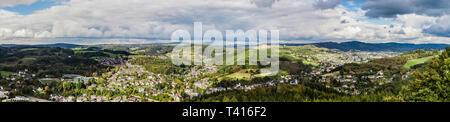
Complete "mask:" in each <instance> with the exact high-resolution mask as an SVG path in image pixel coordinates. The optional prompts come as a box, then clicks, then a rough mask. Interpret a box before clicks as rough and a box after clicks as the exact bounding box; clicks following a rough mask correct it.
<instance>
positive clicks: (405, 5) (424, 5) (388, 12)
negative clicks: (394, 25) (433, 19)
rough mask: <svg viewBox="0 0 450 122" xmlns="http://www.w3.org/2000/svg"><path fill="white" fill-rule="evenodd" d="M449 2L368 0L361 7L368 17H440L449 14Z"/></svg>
mask: <svg viewBox="0 0 450 122" xmlns="http://www.w3.org/2000/svg"><path fill="white" fill-rule="evenodd" d="M449 6H450V1H449V0H368V1H367V3H365V4H364V5H363V6H362V9H364V10H367V11H368V12H367V13H366V15H367V16H369V17H375V18H378V17H388V18H392V17H396V16H397V15H402V14H410V13H415V14H420V15H428V16H442V15H445V14H446V13H450V8H449Z"/></svg>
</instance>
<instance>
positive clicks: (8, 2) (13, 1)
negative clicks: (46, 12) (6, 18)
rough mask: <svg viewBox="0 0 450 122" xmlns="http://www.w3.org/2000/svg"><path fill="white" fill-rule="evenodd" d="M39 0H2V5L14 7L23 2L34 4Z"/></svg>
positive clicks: (0, 1)
mask: <svg viewBox="0 0 450 122" xmlns="http://www.w3.org/2000/svg"><path fill="white" fill-rule="evenodd" d="M36 1H38V0H0V7H13V6H16V5H21V4H32V3H34V2H36Z"/></svg>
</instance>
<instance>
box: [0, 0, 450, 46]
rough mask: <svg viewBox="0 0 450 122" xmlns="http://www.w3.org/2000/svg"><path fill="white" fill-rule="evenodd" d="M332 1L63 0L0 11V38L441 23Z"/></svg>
mask: <svg viewBox="0 0 450 122" xmlns="http://www.w3.org/2000/svg"><path fill="white" fill-rule="evenodd" d="M340 2H342V1H341V0H301V1H299V0H248V1H245V0H189V2H180V1H179V0H129V1H124V0H71V1H67V2H62V3H61V4H60V5H57V6H53V7H51V8H48V9H44V10H40V11H36V12H34V13H33V14H30V15H19V14H16V13H14V12H9V11H5V10H1V9H0V18H2V17H3V18H2V19H0V40H2V39H3V40H9V41H18V39H17V38H21V39H22V41H20V42H24V41H31V40H32V39H45V40H51V39H52V38H62V39H67V38H99V39H98V41H105V40H104V39H103V38H107V39H119V40H120V41H117V42H124V40H123V39H124V38H135V39H148V40H167V39H170V35H171V34H172V32H174V31H175V30H177V29H186V30H189V31H192V29H193V23H194V22H202V23H203V30H208V29H218V30H221V31H225V30H237V29H242V30H250V29H265V30H272V29H277V30H280V39H281V40H288V41H299V40H310V41H313V42H317V41H345V40H360V41H366V42H389V41H403V40H406V41H408V40H413V39H419V38H424V37H429V36H428V35H424V34H423V33H422V30H423V29H426V28H432V27H434V26H437V25H434V24H439V23H443V22H441V21H439V22H436V21H437V17H429V16H426V15H416V14H411V15H404V16H398V17H397V18H396V20H398V21H402V22H404V23H405V24H404V25H403V26H400V25H398V26H397V25H394V26H392V27H390V25H380V24H374V23H370V22H365V21H360V20H359V19H360V18H364V17H365V15H367V13H368V12H370V11H371V10H361V9H359V10H358V11H349V10H347V8H345V7H343V6H340V5H339V4H340ZM416 18H419V19H416ZM413 19H415V20H413ZM442 21H444V20H442ZM433 25H434V26H433ZM434 28H438V27H434ZM429 33H432V31H429ZM23 38H32V39H31V40H24V39H23ZM442 39H443V38H439V40H436V41H442ZM141 41H142V40H139V41H132V42H141ZM89 42H90V43H91V42H92V41H89ZM125 42H126V41H125ZM110 43H112V42H110ZM127 43H128V42H127Z"/></svg>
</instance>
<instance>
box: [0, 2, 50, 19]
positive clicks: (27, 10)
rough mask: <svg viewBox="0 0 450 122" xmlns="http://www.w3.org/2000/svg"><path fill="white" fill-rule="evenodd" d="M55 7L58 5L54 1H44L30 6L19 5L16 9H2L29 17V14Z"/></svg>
mask: <svg viewBox="0 0 450 122" xmlns="http://www.w3.org/2000/svg"><path fill="white" fill-rule="evenodd" d="M55 5H57V3H55V2H54V1H51V0H44V1H38V2H35V3H33V4H29V5H17V6H14V7H4V8H2V9H4V10H7V11H12V12H16V13H19V14H22V15H28V14H32V13H34V12H35V11H39V10H43V9H47V8H50V7H52V6H55Z"/></svg>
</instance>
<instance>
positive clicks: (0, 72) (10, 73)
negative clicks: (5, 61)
mask: <svg viewBox="0 0 450 122" xmlns="http://www.w3.org/2000/svg"><path fill="white" fill-rule="evenodd" d="M0 75H1V76H10V75H12V72H6V71H0Z"/></svg>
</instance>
